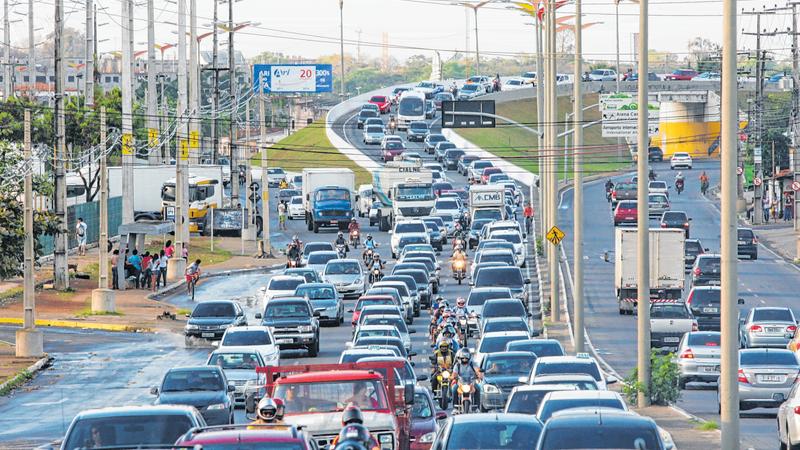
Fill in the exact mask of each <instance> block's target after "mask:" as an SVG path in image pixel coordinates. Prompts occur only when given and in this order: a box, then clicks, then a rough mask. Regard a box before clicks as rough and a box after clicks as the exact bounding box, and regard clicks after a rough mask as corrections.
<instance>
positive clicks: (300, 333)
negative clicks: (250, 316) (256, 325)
mask: <svg viewBox="0 0 800 450" xmlns="http://www.w3.org/2000/svg"><path fill="white" fill-rule="evenodd" d="M319 315H320V313H319V312H317V311H314V309H313V307H312V306H311V301H310V300H306V299H304V298H276V299H274V300H272V301H271V302H269V304H267V307H266V309H264V315H263V317H262V315H261V314H260V313H256V319H261V325H264V326H267V327H269V329H270V330H271V331H272V335H273V337H274V338H275V343H276V344H278V347H280V349H281V350H283V349H287V348H289V349H306V350H308V356H310V357H315V356H317V354H319V319H318V317H319Z"/></svg>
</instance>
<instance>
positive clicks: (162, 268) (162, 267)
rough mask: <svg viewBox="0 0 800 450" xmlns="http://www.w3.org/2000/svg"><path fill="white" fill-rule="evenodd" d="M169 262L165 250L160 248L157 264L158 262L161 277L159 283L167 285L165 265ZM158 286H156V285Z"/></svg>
mask: <svg viewBox="0 0 800 450" xmlns="http://www.w3.org/2000/svg"><path fill="white" fill-rule="evenodd" d="M168 264H169V258H168V257H167V252H166V251H165V250H161V253H160V256H159V264H158V271H159V276H160V278H161V285H162V286H164V287H167V265H168ZM156 287H158V286H156Z"/></svg>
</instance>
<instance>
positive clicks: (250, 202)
mask: <svg viewBox="0 0 800 450" xmlns="http://www.w3.org/2000/svg"><path fill="white" fill-rule="evenodd" d="M250 73H253V69H252V68H250ZM251 103H252V102H250V100H248V101H247V103H246V104H245V110H244V114H245V116H244V117H245V118H244V121H245V123H246V126H245V129H244V137H245V138H244V142H245V144H244V179H245V182H244V185H245V188H244V195H245V196H246V200H245V204H246V205H247V221H246V222H244V223H243V226H244V227H245V228H244V229H243V230H242V240H244V241H248V242H253V241H255V240H256V238H257V237H258V227H257V226H256V215H257V213H258V197H256V196H255V195H251V193H250V187H251V186H253V174H252V171H251V170H250V166H251V161H250V160H251V157H252V151H251V150H250V149H251V147H250V123H251V122H250V106H251ZM261 170H262V171H266V170H267V169H266V167H264V168H262V169H261ZM242 220H244V217H243V218H242Z"/></svg>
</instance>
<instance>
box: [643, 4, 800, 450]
mask: <svg viewBox="0 0 800 450" xmlns="http://www.w3.org/2000/svg"><path fill="white" fill-rule="evenodd" d="M736 33H737V28H736V0H724V1H723V6H722V74H721V75H722V92H721V94H722V103H721V108H720V109H721V111H720V112H721V129H720V132H721V134H720V157H721V159H722V167H721V170H720V180H721V183H722V194H721V196H720V209H721V221H722V222H721V226H720V237H721V242H720V252H721V254H722V258H721V260H722V267H721V269H722V271H721V290H722V292H721V293H720V307H721V311H720V313H721V321H720V324H721V328H720V330H721V334H722V336H721V341H720V351H721V359H720V382H719V392H720V395H719V397H720V425H721V430H722V433H721V436H722V438H721V445H720V448H721V449H722V450H737V449H738V448H739V383H738V381H737V377H738V372H739V337H738V327H739V319H738V314H739V309H738V300H737V298H738V291H737V286H736V283H737V274H736V264H737V254H736V253H737V250H736V245H737V244H736V241H737V231H736V228H737V223H736V178H737V175H736V152H735V151H734V150H735V149H736V148H737V147H736V146H737V145H738V144H737V140H738V131H739V111H738V99H737V92H736V89H737V84H738V83H737V81H736V75H737V73H736ZM642 59H646V58H642ZM794 76H795V77H796V76H797V74H796V72H795V74H794ZM639 79H641V77H639ZM795 86H796V85H795ZM639 159H643V158H639ZM756 206H758V205H756ZM756 212H757V209H754V211H753V213H754V214H755V215H758V214H756Z"/></svg>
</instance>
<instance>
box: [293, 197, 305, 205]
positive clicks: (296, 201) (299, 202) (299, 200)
mask: <svg viewBox="0 0 800 450" xmlns="http://www.w3.org/2000/svg"><path fill="white" fill-rule="evenodd" d="M292 204H293V205H302V204H303V197H292Z"/></svg>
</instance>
